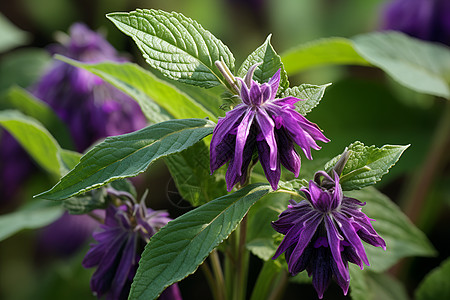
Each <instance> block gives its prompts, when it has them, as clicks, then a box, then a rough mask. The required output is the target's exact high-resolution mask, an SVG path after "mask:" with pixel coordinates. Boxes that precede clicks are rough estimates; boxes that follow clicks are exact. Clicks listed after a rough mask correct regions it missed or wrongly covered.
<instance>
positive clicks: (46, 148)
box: [0, 110, 62, 177]
mask: <svg viewBox="0 0 450 300" xmlns="http://www.w3.org/2000/svg"><path fill="white" fill-rule="evenodd" d="M0 125H1V126H2V127H3V128H5V129H6V130H8V132H9V133H11V134H12V135H13V136H14V138H15V139H16V140H17V141H18V142H19V143H20V144H21V145H22V147H23V148H24V149H25V150H26V151H27V152H28V154H30V156H31V157H32V158H33V159H34V160H35V161H36V162H37V163H38V164H39V165H40V166H41V167H42V168H43V169H44V170H46V171H48V172H49V173H51V174H53V175H55V176H58V177H59V176H60V173H61V172H62V169H61V168H62V164H61V157H60V151H61V148H60V147H59V145H58V143H57V141H56V140H55V139H54V138H53V137H52V135H51V134H50V133H49V132H48V131H47V129H45V128H44V127H43V126H42V125H41V124H40V123H39V122H38V121H36V120H35V119H33V118H31V117H28V116H25V115H24V114H22V113H20V112H18V111H15V110H3V111H1V112H0Z"/></svg>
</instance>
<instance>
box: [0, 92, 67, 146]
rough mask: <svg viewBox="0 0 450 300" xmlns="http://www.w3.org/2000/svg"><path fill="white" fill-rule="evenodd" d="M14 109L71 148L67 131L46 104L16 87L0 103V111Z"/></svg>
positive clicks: (64, 125)
mask: <svg viewBox="0 0 450 300" xmlns="http://www.w3.org/2000/svg"><path fill="white" fill-rule="evenodd" d="M5 109H16V110H19V111H20V112H22V113H24V114H25V115H27V116H30V117H32V118H34V119H36V120H37V121H39V122H40V123H41V124H42V125H43V126H44V127H45V128H46V129H47V130H48V131H49V132H50V133H51V134H52V135H53V136H54V137H55V138H56V139H57V140H58V141H59V142H60V143H61V145H62V146H63V147H67V148H73V143H72V141H71V140H70V133H69V130H68V128H67V126H66V124H64V122H62V121H61V119H60V118H59V117H58V116H57V115H56V114H55V112H54V111H53V109H52V108H51V107H50V106H48V104H47V103H45V102H43V101H41V100H39V99H37V98H36V97H34V96H33V95H32V94H30V93H29V92H28V91H26V90H25V89H23V88H20V87H18V86H13V87H11V88H10V89H9V90H8V91H7V93H6V95H5V97H4V99H2V101H1V102H0V110H5Z"/></svg>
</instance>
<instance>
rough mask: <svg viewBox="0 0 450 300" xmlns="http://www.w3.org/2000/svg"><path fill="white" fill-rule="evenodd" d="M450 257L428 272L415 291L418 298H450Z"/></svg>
mask: <svg viewBox="0 0 450 300" xmlns="http://www.w3.org/2000/svg"><path fill="white" fill-rule="evenodd" d="M449 278H450V258H447V259H446V260H444V261H443V262H442V263H441V265H440V266H439V267H437V268H435V269H434V270H432V271H431V272H430V273H428V274H427V275H426V276H425V278H424V279H423V280H422V282H421V283H420V284H419V287H418V288H417V290H416V292H415V296H416V297H415V299H416V300H433V299H450V283H449V280H448V279H449Z"/></svg>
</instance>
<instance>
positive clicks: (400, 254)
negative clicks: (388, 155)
mask: <svg viewBox="0 0 450 300" xmlns="http://www.w3.org/2000/svg"><path fill="white" fill-rule="evenodd" d="M345 195H346V196H347V197H351V198H355V199H358V200H359V201H362V202H366V205H365V206H364V207H363V208H362V211H363V212H364V213H365V214H366V215H367V216H368V217H369V218H371V219H374V220H375V221H374V222H372V225H373V227H374V229H375V230H376V231H377V233H378V234H379V235H380V236H381V237H382V238H383V239H384V240H385V242H386V251H384V250H383V249H381V248H379V247H373V246H371V245H368V244H365V247H364V248H365V249H366V253H367V257H368V258H369V262H370V267H366V268H367V269H368V270H371V271H374V272H384V271H386V270H387V269H389V268H390V267H392V266H393V265H394V264H395V263H397V262H398V261H399V260H400V259H401V258H404V257H409V256H432V255H435V254H436V250H435V249H434V248H433V246H432V245H431V243H430V242H429V241H428V239H427V237H426V235H425V234H424V233H423V232H422V231H420V230H419V229H418V228H417V227H415V226H414V225H413V224H412V223H411V221H410V220H409V219H408V218H407V217H406V216H405V214H403V212H402V211H401V210H400V208H399V207H398V206H397V205H396V204H394V203H393V202H392V201H391V200H390V199H389V198H388V197H386V196H385V195H383V194H382V193H380V192H379V191H378V190H376V189H375V188H373V187H368V188H365V189H362V190H359V191H350V192H346V193H345Z"/></svg>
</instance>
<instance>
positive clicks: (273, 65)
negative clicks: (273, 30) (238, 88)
mask: <svg viewBox="0 0 450 300" xmlns="http://www.w3.org/2000/svg"><path fill="white" fill-rule="evenodd" d="M271 36H272V35H269V36H268V37H267V39H266V41H265V42H264V44H262V45H261V46H259V47H258V48H257V49H256V50H255V51H253V52H252V53H251V54H250V55H249V56H248V57H247V59H246V60H245V61H244V62H243V63H242V65H241V67H240V68H239V71H238V75H237V76H238V77H241V78H244V77H245V74H247V72H248V70H249V69H250V67H251V66H253V65H254V64H258V63H260V65H259V66H258V67H257V68H256V70H255V73H254V75H253V80H255V81H256V82H259V83H264V82H268V81H269V79H270V78H271V77H272V76H273V75H274V74H275V73H276V72H277V71H278V70H279V69H281V80H280V87H279V89H278V93H280V92H283V91H284V90H285V89H286V88H288V87H289V81H288V76H287V73H286V71H285V70H284V66H283V63H282V62H281V58H280V56H279V55H278V54H277V53H276V52H275V50H274V49H273V47H272V45H271V44H270V38H271Z"/></svg>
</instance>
